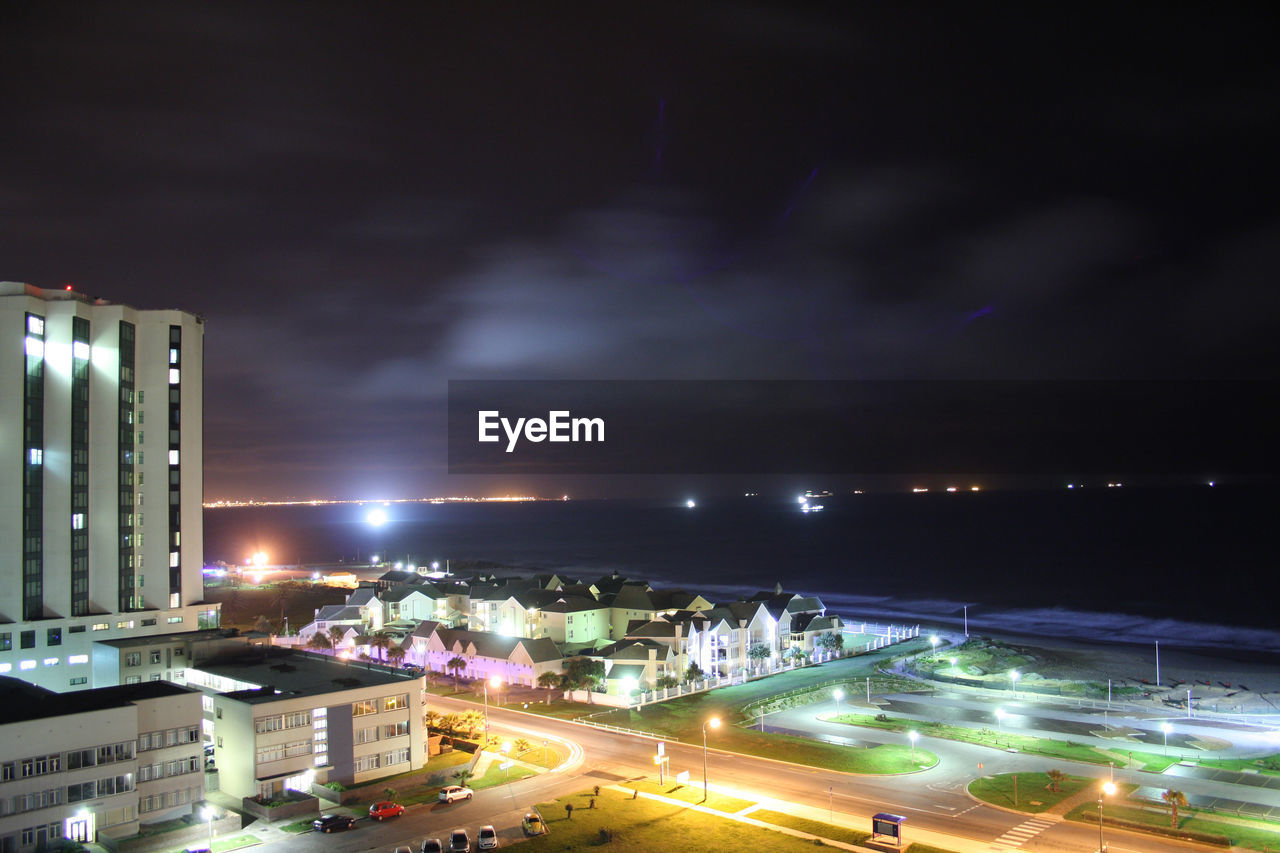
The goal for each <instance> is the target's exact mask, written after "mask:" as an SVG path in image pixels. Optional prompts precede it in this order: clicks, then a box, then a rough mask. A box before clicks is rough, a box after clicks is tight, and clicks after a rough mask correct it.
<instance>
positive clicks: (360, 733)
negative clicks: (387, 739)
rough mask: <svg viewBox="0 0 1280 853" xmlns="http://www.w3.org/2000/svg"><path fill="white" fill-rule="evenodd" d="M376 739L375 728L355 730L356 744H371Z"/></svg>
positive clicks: (376, 731)
mask: <svg viewBox="0 0 1280 853" xmlns="http://www.w3.org/2000/svg"><path fill="white" fill-rule="evenodd" d="M377 739H378V727H377V726H369V727H368V728H366V729H356V743H373V742H374V741H376V740H377Z"/></svg>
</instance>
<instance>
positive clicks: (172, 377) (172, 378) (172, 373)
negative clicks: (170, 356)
mask: <svg viewBox="0 0 1280 853" xmlns="http://www.w3.org/2000/svg"><path fill="white" fill-rule="evenodd" d="M181 373H182V371H180V370H178V368H176V367H171V368H169V384H170V385H177V384H178V377H179V375H180V374H181Z"/></svg>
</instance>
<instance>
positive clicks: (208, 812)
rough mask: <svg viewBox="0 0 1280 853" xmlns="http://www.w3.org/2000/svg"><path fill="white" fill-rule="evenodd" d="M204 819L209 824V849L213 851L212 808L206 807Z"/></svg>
mask: <svg viewBox="0 0 1280 853" xmlns="http://www.w3.org/2000/svg"><path fill="white" fill-rule="evenodd" d="M204 819H205V820H207V821H208V822H209V849H210V850H212V849H213V809H212V807H210V806H205V807H204Z"/></svg>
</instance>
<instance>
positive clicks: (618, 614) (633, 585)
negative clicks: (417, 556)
mask: <svg viewBox="0 0 1280 853" xmlns="http://www.w3.org/2000/svg"><path fill="white" fill-rule="evenodd" d="M711 606H712V604H711V602H710V601H708V600H707V599H706V598H704V597H703V596H701V595H699V594H697V593H690V592H686V591H684V590H655V589H654V588H653V587H652V586H650V585H649V584H648V583H647V582H645V581H640V580H633V579H629V578H625V577H621V576H619V575H618V574H617V573H616V572H615V573H614V574H613V575H611V576H609V577H603V578H600V579H599V580H597V581H595V582H594V583H579V582H577V581H575V580H574V579H572V578H568V577H565V576H562V575H555V574H541V575H534V576H531V577H506V578H499V577H497V576H494V575H480V576H477V577H473V578H468V579H452V578H447V579H440V578H435V579H428V578H426V577H423V576H420V575H418V574H416V573H414V572H401V571H395V572H388V573H387V574H385V575H383V576H382V577H381V578H380V579H379V580H378V581H377V582H375V583H374V584H372V585H369V586H365V587H361V588H360V589H357V590H355V591H353V592H352V593H351V594H350V595H349V596H348V597H347V600H346V601H345V602H344V603H343V604H336V605H330V606H327V607H322V608H320V609H318V610H317V611H316V614H315V619H314V620H313V621H312V622H311V623H309V624H308V625H306V626H305V627H303V628H302V629H301V630H300V631H299V632H298V637H299V642H300V643H302V644H306V643H309V642H310V641H311V639H312V637H314V636H315V635H316V634H322V635H324V636H326V637H333V636H334V635H335V633H336V635H337V638H338V646H339V647H350V646H354V645H358V644H359V641H360V638H362V637H365V636H367V635H369V634H372V633H377V632H381V631H383V630H385V629H387V628H389V627H394V626H398V627H401V628H402V629H405V630H406V631H411V630H412V628H413V626H414V624H416V623H418V622H420V621H423V620H429V621H433V622H437V623H439V624H441V625H443V626H445V627H450V628H467V629H469V630H472V631H485V632H488V633H492V634H499V635H502V636H507V637H523V638H528V639H539V638H549V639H551V640H552V641H554V642H556V643H559V644H561V645H564V646H566V647H568V648H569V649H570V650H575V651H576V650H582V649H588V650H589V649H594V648H596V647H598V646H602V645H606V644H608V643H610V642H613V641H615V640H618V639H622V638H623V637H625V636H626V631H627V627H628V626H629V625H630V624H631V623H632V622H634V621H636V620H637V619H640V620H649V619H653V618H656V617H658V616H660V615H663V614H672V613H676V612H680V611H686V610H693V611H699V610H709V609H710V608H711ZM334 629H336V631H335V630H334Z"/></svg>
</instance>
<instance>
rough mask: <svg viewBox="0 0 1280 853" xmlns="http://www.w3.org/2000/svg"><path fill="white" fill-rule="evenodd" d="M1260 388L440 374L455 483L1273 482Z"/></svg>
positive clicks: (1268, 387) (1267, 399) (1268, 403)
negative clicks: (1112, 477)
mask: <svg viewBox="0 0 1280 853" xmlns="http://www.w3.org/2000/svg"><path fill="white" fill-rule="evenodd" d="M1277 390H1280V389H1277V385H1276V383H1273V382H1250V381H1240V382H1234V381H1228V382H1209V381H1199V382H1186V381H1157V382H1148V381H1143V382H1134V381H1108V382H1022V381H993V382H853V381H831V382H828V381H709V382H707V381H452V382H450V383H449V471H450V473H455V474H514V473H521V474H947V473H990V474H1130V475H1137V474H1173V475H1176V474H1187V475H1193V476H1203V475H1215V474H1216V475H1219V476H1220V475H1224V474H1273V473H1275V472H1276V471H1277V464H1276V463H1277V453H1276V448H1275V441H1276V436H1277V433H1278V430H1277V426H1278V425H1280V424H1278V421H1277V393H1276V392H1277Z"/></svg>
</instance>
